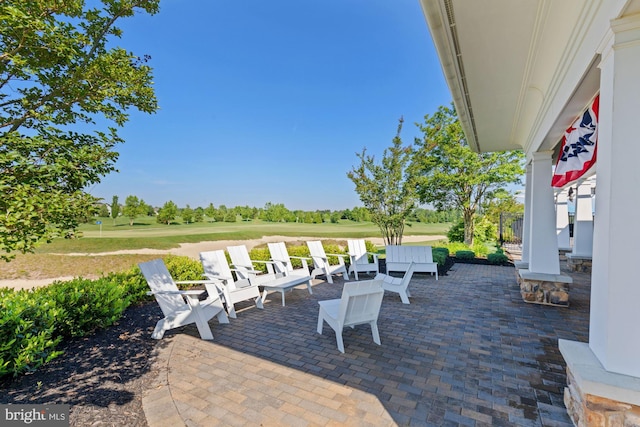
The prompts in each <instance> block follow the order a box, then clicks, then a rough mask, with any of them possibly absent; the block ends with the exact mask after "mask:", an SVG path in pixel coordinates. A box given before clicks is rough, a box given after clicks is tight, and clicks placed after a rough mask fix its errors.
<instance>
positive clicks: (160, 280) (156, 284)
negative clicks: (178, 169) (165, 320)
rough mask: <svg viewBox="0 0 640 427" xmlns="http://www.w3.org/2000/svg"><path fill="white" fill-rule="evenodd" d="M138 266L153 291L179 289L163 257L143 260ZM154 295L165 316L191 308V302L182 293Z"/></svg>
mask: <svg viewBox="0 0 640 427" xmlns="http://www.w3.org/2000/svg"><path fill="white" fill-rule="evenodd" d="M138 267H140V271H142V275H143V276H144V278H145V279H146V280H147V284H148V285H149V288H150V289H151V291H152V292H160V291H178V286H177V285H176V283H175V282H174V281H173V278H172V277H171V273H169V270H167V266H166V265H165V264H164V261H162V260H161V259H154V260H152V261H148V262H142V263H140V264H138ZM153 296H154V297H155V298H156V301H157V302H158V305H159V306H160V310H162V313H163V314H164V315H165V316H168V315H170V314H171V313H175V312H176V311H179V310H185V309H188V308H189V304H187V303H186V302H185V300H184V299H183V298H182V296H181V295H163V294H154V295H153Z"/></svg>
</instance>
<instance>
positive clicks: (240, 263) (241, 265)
mask: <svg viewBox="0 0 640 427" xmlns="http://www.w3.org/2000/svg"><path fill="white" fill-rule="evenodd" d="M227 252H229V257H230V258H231V265H233V268H234V269H235V272H236V275H237V276H238V279H251V283H252V284H254V285H262V284H263V283H265V282H268V281H271V280H273V279H276V278H278V277H281V276H282V275H281V274H276V273H275V271H274V269H273V264H274V263H273V261H264V260H252V259H251V257H250V256H249V251H248V250H247V247H246V246H245V245H237V246H227ZM253 263H262V264H266V265H267V273H263V272H262V271H259V270H256V269H255V268H254V267H253Z"/></svg>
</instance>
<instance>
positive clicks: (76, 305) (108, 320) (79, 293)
mask: <svg viewBox="0 0 640 427" xmlns="http://www.w3.org/2000/svg"><path fill="white" fill-rule="evenodd" d="M35 293H40V294H42V295H43V298H46V299H48V300H49V301H52V302H53V303H55V304H56V305H57V306H58V307H60V308H61V309H62V310H61V311H60V313H61V315H60V316H59V317H58V318H57V319H56V330H55V333H56V335H59V336H62V337H64V338H70V337H82V336H86V335H88V334H89V333H91V332H93V331H94V330H96V329H99V328H106V327H108V326H111V325H113V324H114V323H115V322H116V321H117V320H118V319H119V318H120V317H121V316H122V312H123V311H124V310H125V309H126V308H127V307H128V306H129V303H130V299H131V297H130V296H128V295H127V289H126V288H125V286H124V285H122V284H121V283H119V282H117V281H115V280H112V279H109V278H106V277H103V278H100V279H97V280H88V279H83V278H80V277H79V278H75V279H73V280H69V281H66V282H54V283H53V284H51V285H49V286H46V287H43V288H40V289H38V290H36V291H35Z"/></svg>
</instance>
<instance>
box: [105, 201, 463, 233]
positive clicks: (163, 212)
mask: <svg viewBox="0 0 640 427" xmlns="http://www.w3.org/2000/svg"><path fill="white" fill-rule="evenodd" d="M98 212H99V213H98V215H99V216H101V217H105V218H109V217H111V218H114V219H115V218H117V217H118V216H123V217H128V218H129V225H131V226H133V225H134V220H135V219H136V218H139V217H143V216H155V217H156V220H157V222H158V223H162V224H171V223H172V222H175V221H177V220H178V219H180V220H181V221H182V222H183V223H186V224H191V223H198V222H237V221H252V220H256V219H258V220H262V221H265V222H294V223H295V222H298V223H304V224H321V223H334V224H335V223H338V222H339V221H341V220H348V221H354V222H367V221H371V214H370V212H369V210H368V209H366V208H364V207H361V206H356V207H354V208H352V209H344V210H335V211H332V210H329V209H326V210H315V211H304V210H290V209H288V208H287V207H286V206H285V205H284V204H283V203H271V202H269V203H267V204H266V205H265V206H264V207H262V208H257V207H250V206H235V207H227V206H225V205H219V206H218V207H215V206H214V205H213V203H210V204H209V205H208V206H207V207H205V208H203V207H200V206H198V207H196V208H192V207H191V206H189V205H186V206H185V207H183V208H179V207H178V206H177V205H176V204H175V203H174V202H173V201H168V202H166V203H165V204H164V205H162V207H153V206H151V205H148V204H146V203H145V202H144V200H142V199H141V198H138V197H137V196H133V195H130V196H127V198H126V199H125V203H124V205H120V204H119V203H118V196H113V198H112V201H111V204H107V203H102V204H100V206H99V208H98ZM459 218H460V212H458V211H455V210H448V211H434V210H430V209H425V208H416V209H414V211H413V212H412V216H411V217H410V218H409V221H414V222H422V223H446V222H455V221H457V220H458V219H459Z"/></svg>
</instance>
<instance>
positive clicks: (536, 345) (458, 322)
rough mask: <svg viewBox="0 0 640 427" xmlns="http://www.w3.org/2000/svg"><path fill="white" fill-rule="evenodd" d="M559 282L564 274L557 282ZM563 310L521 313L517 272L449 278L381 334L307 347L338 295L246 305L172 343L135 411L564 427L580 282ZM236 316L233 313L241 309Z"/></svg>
mask: <svg viewBox="0 0 640 427" xmlns="http://www.w3.org/2000/svg"><path fill="white" fill-rule="evenodd" d="M563 273H564V274H569V273H568V272H566V271H563ZM571 276H572V277H573V278H574V284H573V285H572V288H571V306H570V307H569V308H559V307H549V306H541V305H535V304H527V303H524V302H523V301H522V298H521V296H520V291H519V288H518V285H517V283H516V277H515V270H514V268H513V267H496V266H484V265H472V264H455V265H454V266H453V268H452V269H451V270H450V271H449V272H448V274H447V275H446V276H441V277H440V280H438V281H436V280H435V279H434V277H432V276H430V275H421V274H418V275H414V279H413V280H412V283H411V286H410V290H411V293H412V297H411V304H410V305H404V304H402V303H401V302H400V298H399V297H398V295H396V294H390V293H387V294H385V298H384V301H383V304H382V309H381V312H380V319H379V321H378V325H379V329H380V337H381V340H382V345H381V346H377V345H376V344H374V343H373V341H372V339H371V332H370V329H369V328H368V326H358V327H356V328H355V329H347V330H345V332H344V334H343V337H344V343H345V350H346V353H345V354H341V353H340V352H339V351H338V349H337V347H336V341H335V335H334V333H333V330H332V329H331V328H329V327H328V326H326V325H325V328H324V335H318V334H317V333H316V322H317V316H318V303H317V301H318V300H323V299H330V298H339V296H340V293H341V290H342V283H343V282H342V281H341V280H338V281H336V283H334V284H333V285H330V284H328V283H326V282H324V281H315V283H314V287H313V291H314V293H313V295H309V293H308V292H307V291H306V290H304V289H302V288H301V289H296V290H294V291H293V293H289V294H287V305H286V307H282V306H281V304H280V297H279V294H275V295H270V296H269V298H268V299H267V303H266V304H265V309H264V310H259V309H257V308H256V307H255V306H253V305H249V304H246V305H244V306H242V307H241V309H240V310H238V318H237V319H231V323H230V324H229V325H219V324H218V323H217V321H215V320H213V321H212V322H211V325H212V330H213V334H214V341H212V342H208V341H203V340H200V339H199V338H198V334H197V331H196V329H195V327H186V328H182V329H178V330H175V331H172V332H170V333H168V334H167V335H166V336H165V338H164V339H163V341H162V343H161V345H159V347H160V348H161V349H160V357H159V360H158V361H157V363H158V364H159V365H160V366H161V369H162V371H161V375H160V376H159V378H158V384H157V387H155V388H154V389H153V390H150V391H149V393H148V394H147V395H146V397H145V399H144V408H145V414H146V416H147V420H148V423H149V425H150V426H151V427H157V426H176V425H188V426H214V425H221V426H222V425H224V426H227V425H230V426H251V425H264V426H268V425H291V426H304V425H310V426H326V425H359V426H367V425H371V426H392V425H400V426H404V425H411V426H413V425H434V426H435V425H438V426H441V425H451V426H453V425H464V426H500V425H505V426H506V425H509V426H512V425H521V426H571V425H572V423H571V421H570V419H569V418H568V416H567V413H566V409H565V407H564V404H563V389H564V386H565V381H566V376H565V371H564V369H565V365H564V361H563V359H562V356H561V355H560V352H559V351H558V338H564V339H569V340H576V341H587V339H588V324H589V322H588V316H589V275H588V274H584V273H580V274H576V273H571ZM238 306H241V305H238Z"/></svg>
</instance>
